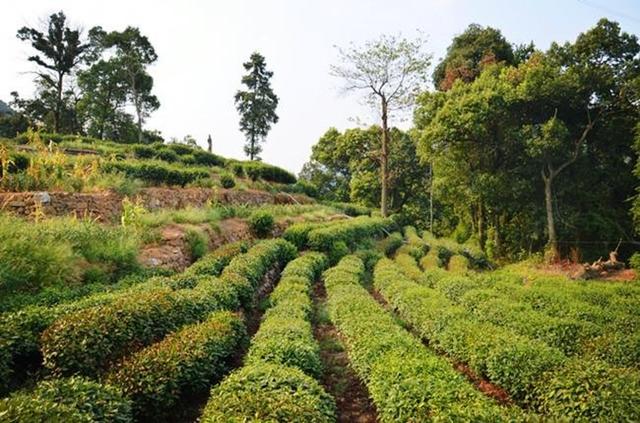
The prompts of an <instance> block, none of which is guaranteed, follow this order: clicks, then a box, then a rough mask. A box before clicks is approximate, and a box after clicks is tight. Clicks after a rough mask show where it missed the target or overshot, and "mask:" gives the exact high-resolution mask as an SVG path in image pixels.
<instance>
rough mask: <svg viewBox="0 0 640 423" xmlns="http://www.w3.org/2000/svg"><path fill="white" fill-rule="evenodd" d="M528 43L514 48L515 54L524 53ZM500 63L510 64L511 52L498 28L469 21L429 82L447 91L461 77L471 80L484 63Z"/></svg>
mask: <svg viewBox="0 0 640 423" xmlns="http://www.w3.org/2000/svg"><path fill="white" fill-rule="evenodd" d="M529 48H530V46H522V47H520V48H519V49H518V53H519V56H520V57H522V56H523V55H526V54H527V51H528V49H529ZM498 62H504V63H506V64H509V65H511V64H514V63H515V58H514V52H513V47H512V46H511V44H509V43H508V42H507V40H506V39H505V38H504V36H503V35H502V33H501V32H500V30H498V29H495V28H491V27H489V26H488V27H483V26H481V25H478V24H471V25H469V26H468V27H467V29H465V31H464V32H463V33H462V34H460V35H458V36H456V37H455V38H454V39H453V41H452V42H451V45H450V46H449V47H448V48H447V54H446V56H445V57H444V58H443V59H442V60H441V61H440V63H438V65H437V66H436V68H435V70H434V72H433V83H434V85H435V87H436V89H438V90H443V91H446V90H449V89H450V88H451V87H452V86H453V83H454V82H455V81H456V80H458V79H461V80H463V81H464V82H471V81H473V80H474V79H476V78H477V77H478V75H480V72H481V71H482V69H483V67H485V66H486V65H487V64H492V63H498Z"/></svg>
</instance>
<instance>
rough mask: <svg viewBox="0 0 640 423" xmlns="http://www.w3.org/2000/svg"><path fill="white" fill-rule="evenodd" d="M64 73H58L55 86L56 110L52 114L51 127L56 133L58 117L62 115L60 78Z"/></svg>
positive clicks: (58, 124) (58, 131)
mask: <svg viewBox="0 0 640 423" xmlns="http://www.w3.org/2000/svg"><path fill="white" fill-rule="evenodd" d="M63 78H64V74H62V73H60V74H58V85H57V86H56V96H57V98H56V110H55V112H54V114H53V119H54V122H53V127H54V129H55V132H56V133H60V117H61V115H62V79H63Z"/></svg>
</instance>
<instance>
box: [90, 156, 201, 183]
mask: <svg viewBox="0 0 640 423" xmlns="http://www.w3.org/2000/svg"><path fill="white" fill-rule="evenodd" d="M102 169H103V170H104V171H105V172H111V173H113V172H121V173H124V174H125V175H127V176H129V177H131V178H137V179H141V180H143V181H145V182H149V183H152V184H155V185H158V184H167V185H179V186H185V185H187V184H189V183H191V182H195V181H196V180H198V179H204V178H208V177H209V176H210V173H209V171H208V170H207V169H204V168H202V169H200V168H188V167H187V168H180V167H176V166H171V165H167V164H165V163H163V162H152V161H143V162H135V161H118V162H105V163H103V164H102Z"/></svg>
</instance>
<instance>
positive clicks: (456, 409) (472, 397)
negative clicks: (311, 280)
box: [324, 256, 522, 422]
mask: <svg viewBox="0 0 640 423" xmlns="http://www.w3.org/2000/svg"><path fill="white" fill-rule="evenodd" d="M383 260H384V259H383ZM363 272H364V265H363V263H362V261H360V260H359V259H357V258H355V257H354V256H347V257H345V258H344V259H343V260H342V261H341V262H340V263H339V264H338V266H336V267H334V268H332V269H329V270H328V271H326V272H325V274H324V279H325V284H326V287H327V293H328V305H329V313H330V317H331V320H332V321H333V323H334V324H335V325H336V326H337V328H338V329H339V330H340V333H341V335H342V336H343V337H344V339H345V342H346V344H347V350H348V354H349V359H350V361H351V364H352V366H353V368H354V369H355V371H356V372H357V373H358V375H359V376H360V377H361V379H362V380H363V381H364V382H365V384H366V385H367V388H368V390H369V393H370V395H371V397H372V399H373V402H374V404H375V405H376V410H377V412H378V418H379V419H380V421H382V422H396V421H423V420H427V419H434V418H437V419H438V420H440V419H441V420H464V421H466V420H469V421H475V420H484V419H486V420H488V421H508V420H510V419H512V418H516V416H519V417H520V418H522V416H521V415H520V414H519V412H518V411H517V410H508V409H501V408H499V407H498V406H497V405H496V404H494V403H493V402H491V401H490V400H489V399H487V397H485V396H483V395H482V394H480V393H479V392H478V391H476V390H475V389H474V388H473V387H472V386H471V385H470V384H469V383H468V382H467V381H466V380H465V379H464V378H463V377H462V376H461V375H460V374H459V373H457V372H456V371H455V370H454V369H453V368H451V365H450V364H449V362H448V361H447V360H445V359H443V358H441V357H438V356H437V355H435V354H433V353H430V352H429V350H427V349H425V348H424V346H423V345H422V344H421V343H420V341H418V340H417V339H416V338H414V337H413V336H412V335H411V334H410V333H408V332H407V331H406V330H405V329H403V328H402V327H400V326H399V325H398V323H397V322H396V321H395V320H394V319H393V318H392V317H391V316H390V315H389V314H387V313H386V312H385V311H384V309H382V307H381V306H380V305H378V304H377V303H376V302H375V300H374V299H373V298H372V297H371V296H370V295H369V294H368V293H367V291H366V290H365V289H364V288H363V287H361V286H360V279H361V278H362V276H363ZM427 387H428V388H427Z"/></svg>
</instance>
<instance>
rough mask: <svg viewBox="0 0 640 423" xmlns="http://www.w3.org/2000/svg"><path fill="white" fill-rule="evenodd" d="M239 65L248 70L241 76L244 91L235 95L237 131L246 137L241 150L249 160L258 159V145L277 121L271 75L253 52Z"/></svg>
mask: <svg viewBox="0 0 640 423" xmlns="http://www.w3.org/2000/svg"><path fill="white" fill-rule="evenodd" d="M242 66H243V67H244V68H245V70H246V71H248V73H247V74H246V75H244V76H243V77H242V83H243V84H244V85H246V87H247V90H246V91H242V90H239V91H238V92H237V93H236V95H235V103H236V109H237V110H238V112H239V113H240V130H241V131H242V132H244V134H245V137H246V144H245V147H244V151H245V153H246V154H247V156H249V158H250V159H251V160H256V159H258V160H259V159H260V156H259V155H260V152H261V151H262V146H261V145H260V143H262V142H264V140H265V138H266V137H267V134H268V133H269V131H270V130H271V125H272V124H274V123H277V122H278V115H276V107H278V96H277V95H275V94H274V92H273V90H272V89H271V83H270V80H271V77H272V76H273V72H271V71H268V70H267V68H266V62H265V59H264V56H262V55H261V54H260V53H253V54H252V55H251V58H250V59H249V61H248V62H246V63H244V64H243V65H242Z"/></svg>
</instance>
